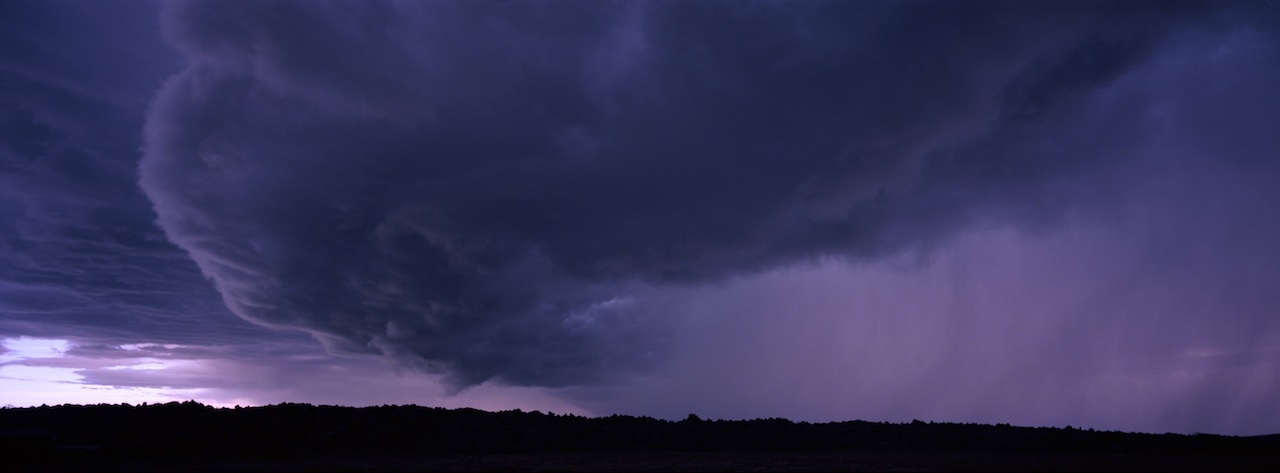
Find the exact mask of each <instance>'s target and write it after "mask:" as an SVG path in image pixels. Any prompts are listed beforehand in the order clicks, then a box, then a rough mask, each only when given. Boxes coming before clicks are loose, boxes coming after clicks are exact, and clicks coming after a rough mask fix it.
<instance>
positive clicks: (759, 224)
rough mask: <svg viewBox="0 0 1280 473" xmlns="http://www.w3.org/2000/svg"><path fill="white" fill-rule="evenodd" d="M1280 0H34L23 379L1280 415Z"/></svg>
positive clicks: (1134, 419) (15, 353) (6, 141)
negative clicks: (999, 0)
mask: <svg viewBox="0 0 1280 473" xmlns="http://www.w3.org/2000/svg"><path fill="white" fill-rule="evenodd" d="M1278 84H1280V4H1277V3H1275V2H1225V1H1214V2H1189V3H1176V2H1160V3H1148V2H1101V3H1090V2H1022V1H1017V2H1010V3H988V2H977V1H971V2H903V1H894V2H882V3H876V2H864V1H859V2H849V1H836V2H832V3H824V2H817V1H799V0H779V1H772V2H749V1H745V0H733V1H723V2H711V1H701V0H692V1H655V2H630V1H621V0H619V1H605V2H594V1H585V0H570V1H557V2H533V1H519V0H511V1H398V2H397V1H388V2H381V1H347V2H319V1H297V2H288V1H220V2H189V1H181V2H178V1H174V2H150V1H142V0H114V1H90V0H75V1H47V0H38V1H27V0H9V1H5V2H3V3H0V340H2V345H0V346H2V347H3V348H2V349H0V404H12V405H39V404H42V403H48V404H58V403H64V402H72V403H97V402H112V403H116V402H143V401H147V402H160V401H167V400H174V399H177V400H184V399H196V400H199V401H202V402H206V403H211V404H216V405H232V404H267V403H278V402H310V403H322V404H344V405H370V404H408V403H415V404H421V405H439V406H445V407H461V406H472V407H478V408H482V409H489V410H500V409H512V408H519V409H524V410H534V409H537V410H543V411H553V412H561V413H564V412H573V413H578V414H586V415H608V414H613V413H621V414H632V415H648V416H655V417H661V418H672V419H678V418H683V417H684V416H685V415H687V414H688V413H691V412H693V413H697V414H698V415H700V416H702V417H705V418H722V419H744V418H745V419H750V418H757V417H786V418H790V419H793V420H806V421H814V422H825V421H838V420H852V419H863V420H871V421H890V422H904V421H910V420H912V419H921V420H930V421H947V422H981V423H998V422H1005V423H1011V424H1015V425H1030V426H1065V425H1073V426H1077V427H1085V428H1097V429H1107V430H1126V431H1141V432H1181V433H1193V432H1206V433H1221V434H1233V435H1252V434H1267V433H1276V432H1280V409H1275V407H1274V405H1275V401H1276V399H1280V245H1277V242H1280V185H1278V184H1280V89H1278V88H1277V85H1278Z"/></svg>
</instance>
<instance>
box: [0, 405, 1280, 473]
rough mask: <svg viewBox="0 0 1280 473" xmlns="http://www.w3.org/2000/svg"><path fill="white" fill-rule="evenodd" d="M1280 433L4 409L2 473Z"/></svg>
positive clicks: (591, 465) (1050, 465)
mask: <svg viewBox="0 0 1280 473" xmlns="http://www.w3.org/2000/svg"><path fill="white" fill-rule="evenodd" d="M1277 467H1280V438H1278V437H1277V436H1266V437H1229V436H1218V435H1176V434H1163V435H1154V434H1135V433H1123V432H1095V431H1092V430H1080V429H1072V428H1066V429H1055V428H1030V427H1014V426H1009V425H1003V424H1002V425H979V424H937V423H925V422H913V423H909V424H888V423H875V422H861V421H850V422H833V423H822V424H811V423H803V422H801V423H796V422H791V421H788V420H785V419H757V420H749V421H709V420H702V419H698V418H696V417H694V416H690V418H688V419H686V420H683V421H680V422H670V421H664V420H657V419H652V418H647V417H630V416H611V417H602V418H586V417H579V416H563V415H554V414H543V413H540V412H520V411H506V412H484V411H478V410H474V409H454V410H449V409H440V408H427V407H418V406H383V407H369V408H348V407H335V406H311V405H304V404H281V405H275V406H266V407H254V408H244V409H215V408H212V407H209V406H204V405H201V404H198V403H194V402H186V403H169V404H157V405H148V406H128V405H97V406H71V405H66V406H56V407H35V408H16V409H15V408H9V409H3V410H0V470H3V471H494V470H500V471H1274V470H1275V469H1276V468H1277Z"/></svg>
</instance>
